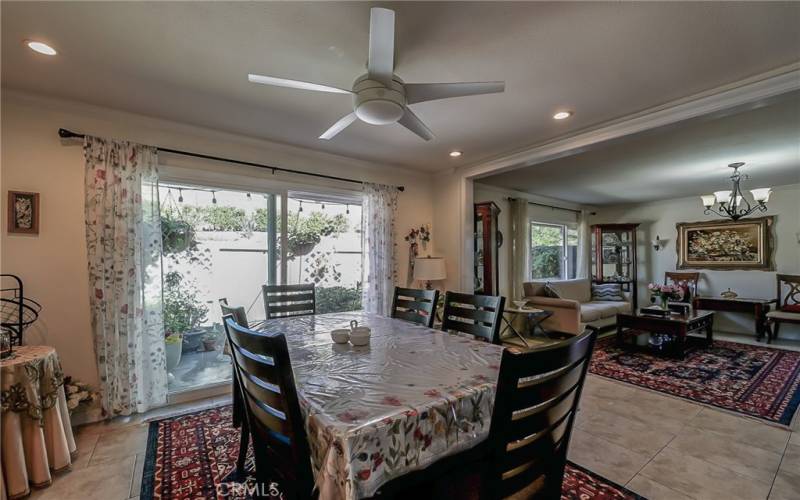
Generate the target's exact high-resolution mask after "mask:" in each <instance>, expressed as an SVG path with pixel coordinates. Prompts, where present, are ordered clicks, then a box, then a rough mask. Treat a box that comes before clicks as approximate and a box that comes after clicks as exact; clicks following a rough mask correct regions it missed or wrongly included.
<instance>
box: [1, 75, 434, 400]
mask: <svg viewBox="0 0 800 500" xmlns="http://www.w3.org/2000/svg"><path fill="white" fill-rule="evenodd" d="M0 118H1V119H0V127H1V128H2V158H1V161H0V169H1V170H2V175H1V176H0V188H1V189H2V193H3V199H2V206H3V207H5V206H6V203H7V200H6V197H7V191H8V190H20V191H34V192H38V193H40V194H41V220H40V232H39V235H38V236H19V235H9V234H7V233H6V228H5V225H6V218H5V214H4V216H3V217H2V219H3V222H2V224H3V226H2V233H1V234H0V238H2V244H0V267H1V268H2V272H4V273H13V274H18V275H20V276H21V277H22V278H23V280H24V282H25V287H26V294H29V295H30V296H31V297H33V298H35V299H36V300H38V301H39V302H41V303H42V305H43V307H44V310H43V313H42V315H41V318H40V320H39V321H38V322H37V323H36V324H35V325H34V327H32V328H31V329H30V330H29V331H28V332H27V333H26V341H27V342H28V343H44V344H49V345H53V346H55V347H56V349H57V350H58V352H59V354H60V356H61V360H62V364H63V367H64V370H65V372H66V374H68V375H73V376H75V377H77V378H79V379H81V380H84V381H86V382H89V383H91V384H96V383H97V370H96V365H95V358H94V353H93V345H92V336H91V333H90V325H89V302H88V285H87V281H88V276H87V264H86V248H85V238H84V219H83V151H82V148H81V146H80V144H79V143H76V142H74V141H71V142H66V143H63V144H62V142H61V140H59V138H58V136H57V134H56V132H57V130H58V129H59V127H64V128H68V129H71V130H74V131H76V132H85V133H90V134H94V135H98V136H104V137H113V138H119V139H126V140H130V141H135V142H141V143H144V144H152V145H157V146H163V147H169V148H175V149H183V150H189V151H196V152H203V153H207V154H211V155H218V156H223V157H231V158H236V159H241V160H249V161H254V162H261V163H268V164H274V165H277V166H283V167H288V168H293V169H299V170H305V171H313V172H320V173H327V174H329V175H336V176H342V177H352V178H356V179H360V180H365V181H371V182H380V183H388V184H403V185H404V186H405V187H406V190H405V192H403V193H401V194H400V196H399V205H398V216H397V223H396V237H398V236H399V241H398V244H397V247H396V248H397V260H398V276H399V277H400V282H401V283H403V282H404V281H405V278H404V277H405V276H406V265H407V261H408V247H407V245H405V244H404V243H405V242H404V241H402V236H403V235H405V234H406V233H407V232H408V230H409V229H410V228H411V227H413V226H419V225H420V224H426V223H434V220H433V195H432V191H433V187H432V186H433V183H432V182H431V177H430V176H428V175H426V174H420V173H417V172H411V171H407V170H403V169H397V168H392V167H387V166H383V165H377V164H371V163H368V162H363V161H359V160H353V159H350V158H345V157H341V156H335V155H330V154H324V153H318V152H314V151H309V150H304V149H300V148H295V147H291V146H287V145H282V144H275V143H270V142H267V141H261V140H257V139H253V138H247V137H241V136H235V135H231V134H226V133H222V132H217V131H212V130H208V129H203V128H199V127H193V126H189V125H185V124H178V123H173V122H168V121H164V120H158V119H153V118H148V117H144V116H139V115H133V114H129V113H122V112H117V111H114V110H110V109H105V108H99V107H95V106H89V105H85V104H81V103H76V102H66V101H60V100H52V99H48V98H44V97H41V96H35V95H29V94H24V93H19V92H14V91H7V90H5V89H4V90H3V97H2V114H1V117H0ZM161 161H164V162H166V163H169V164H171V165H173V164H174V165H178V166H179V167H184V168H189V169H198V170H203V171H204V174H205V178H214V177H216V178H217V179H218V180H220V182H224V181H225V179H226V178H229V177H230V176H231V174H234V173H235V174H238V175H239V176H245V177H249V178H251V179H252V182H253V185H254V186H255V185H262V186H263V185H269V184H270V183H271V182H276V179H279V180H280V181H281V183H282V184H284V185H287V184H288V185H298V184H312V185H328V186H334V185H336V186H338V187H342V188H350V189H352V185H349V184H341V183H338V184H336V183H330V182H327V181H325V182H322V181H319V180H312V179H313V178H307V177H303V176H290V175H278V176H277V177H272V175H271V173H270V172H269V171H263V170H257V169H251V168H247V167H236V166H231V165H229V164H216V165H215V164H213V163H210V162H205V163H202V164H201V163H199V162H187V160H186V159H180V158H176V157H174V156H173V157H169V156H167V155H162V157H161ZM240 179H241V177H240ZM237 182H238V181H237ZM438 238H439V235H438V234H437V228H436V226H435V225H434V227H433V242H432V244H433V245H434V248H435V245H436V241H437V240H438Z"/></svg>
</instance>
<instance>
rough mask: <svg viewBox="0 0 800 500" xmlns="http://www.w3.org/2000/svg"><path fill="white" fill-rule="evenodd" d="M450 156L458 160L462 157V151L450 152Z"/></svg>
mask: <svg viewBox="0 0 800 500" xmlns="http://www.w3.org/2000/svg"><path fill="white" fill-rule="evenodd" d="M450 156H452V157H453V158H458V157H459V156H461V151H450Z"/></svg>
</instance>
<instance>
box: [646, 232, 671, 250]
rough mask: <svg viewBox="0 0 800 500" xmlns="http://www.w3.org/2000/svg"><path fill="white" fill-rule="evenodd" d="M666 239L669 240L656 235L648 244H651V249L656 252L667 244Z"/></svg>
mask: <svg viewBox="0 0 800 500" xmlns="http://www.w3.org/2000/svg"><path fill="white" fill-rule="evenodd" d="M667 241H669V240H662V239H661V237H660V236H659V235H656V239H654V240H653V241H651V242H650V244H651V245H653V250H655V251H656V252H658V251H659V250H661V249H662V248H664V247H665V246H667Z"/></svg>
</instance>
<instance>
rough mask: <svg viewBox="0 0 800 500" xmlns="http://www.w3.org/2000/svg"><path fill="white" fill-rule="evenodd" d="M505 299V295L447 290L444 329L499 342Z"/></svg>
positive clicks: (443, 319)
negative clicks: (470, 293) (471, 293)
mask: <svg viewBox="0 0 800 500" xmlns="http://www.w3.org/2000/svg"><path fill="white" fill-rule="evenodd" d="M505 301H506V298H505V297H499V296H492V295H469V294H465V293H456V292H447V293H446V294H445V296H444V317H443V318H442V330H444V331H446V332H447V331H456V332H462V333H468V334H470V335H473V336H475V337H477V338H480V339H483V340H486V341H488V342H491V343H492V344H499V343H500V323H501V321H502V319H503V308H504V306H505Z"/></svg>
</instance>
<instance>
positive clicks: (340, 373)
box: [260, 312, 503, 499]
mask: <svg viewBox="0 0 800 500" xmlns="http://www.w3.org/2000/svg"><path fill="white" fill-rule="evenodd" d="M353 319H355V320H357V321H358V323H359V326H369V327H370V328H371V329H372V336H371V340H370V344H369V345H366V346H362V347H355V346H353V345H351V344H334V343H333V342H332V340H331V337H330V331H331V330H333V329H336V328H346V327H348V325H349V323H350V321H351V320H353ZM260 330H262V331H271V332H272V331H274V332H282V333H284V334H285V335H286V338H287V342H288V344H289V356H290V358H291V360H292V368H293V371H294V376H295V383H296V385H297V389H298V393H299V396H300V398H299V399H300V405H301V408H302V410H303V414H304V416H305V418H306V429H307V431H308V439H309V445H310V447H311V454H312V466H313V469H314V473H315V476H316V483H317V487H318V488H319V490H320V498H321V499H334V498H336V499H340V498H346V499H356V498H362V497H367V496H371V495H374V494H375V492H376V491H377V490H378V489H379V488H380V487H381V485H383V484H385V483H386V482H388V481H389V480H391V479H394V478H396V477H399V476H401V475H403V474H406V473H408V472H410V471H413V470H416V469H421V468H424V467H426V466H427V465H429V464H431V463H433V462H435V461H436V460H439V459H441V458H442V457H445V456H447V455H452V454H454V453H456V452H459V451H462V450H465V449H468V448H471V447H473V446H474V445H476V444H477V443H479V442H480V441H482V440H484V439H486V437H487V436H488V433H489V424H490V420H491V414H492V408H493V405H494V394H495V389H496V384H497V376H498V371H499V368H500V359H501V356H502V350H503V349H502V347H500V346H496V345H492V344H488V343H485V342H479V341H477V340H474V339H473V338H472V337H465V336H460V335H456V334H449V333H443V332H441V331H438V330H431V329H428V328H425V327H423V326H419V325H414V324H412V323H408V322H405V321H401V320H396V319H390V318H385V317H381V316H375V315H369V314H366V313H363V312H351V313H335V314H322V315H316V316H303V317H298V318H286V319H276V320H269V321H266V322H265V323H264V324H263V325H262V326H261V327H260Z"/></svg>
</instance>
